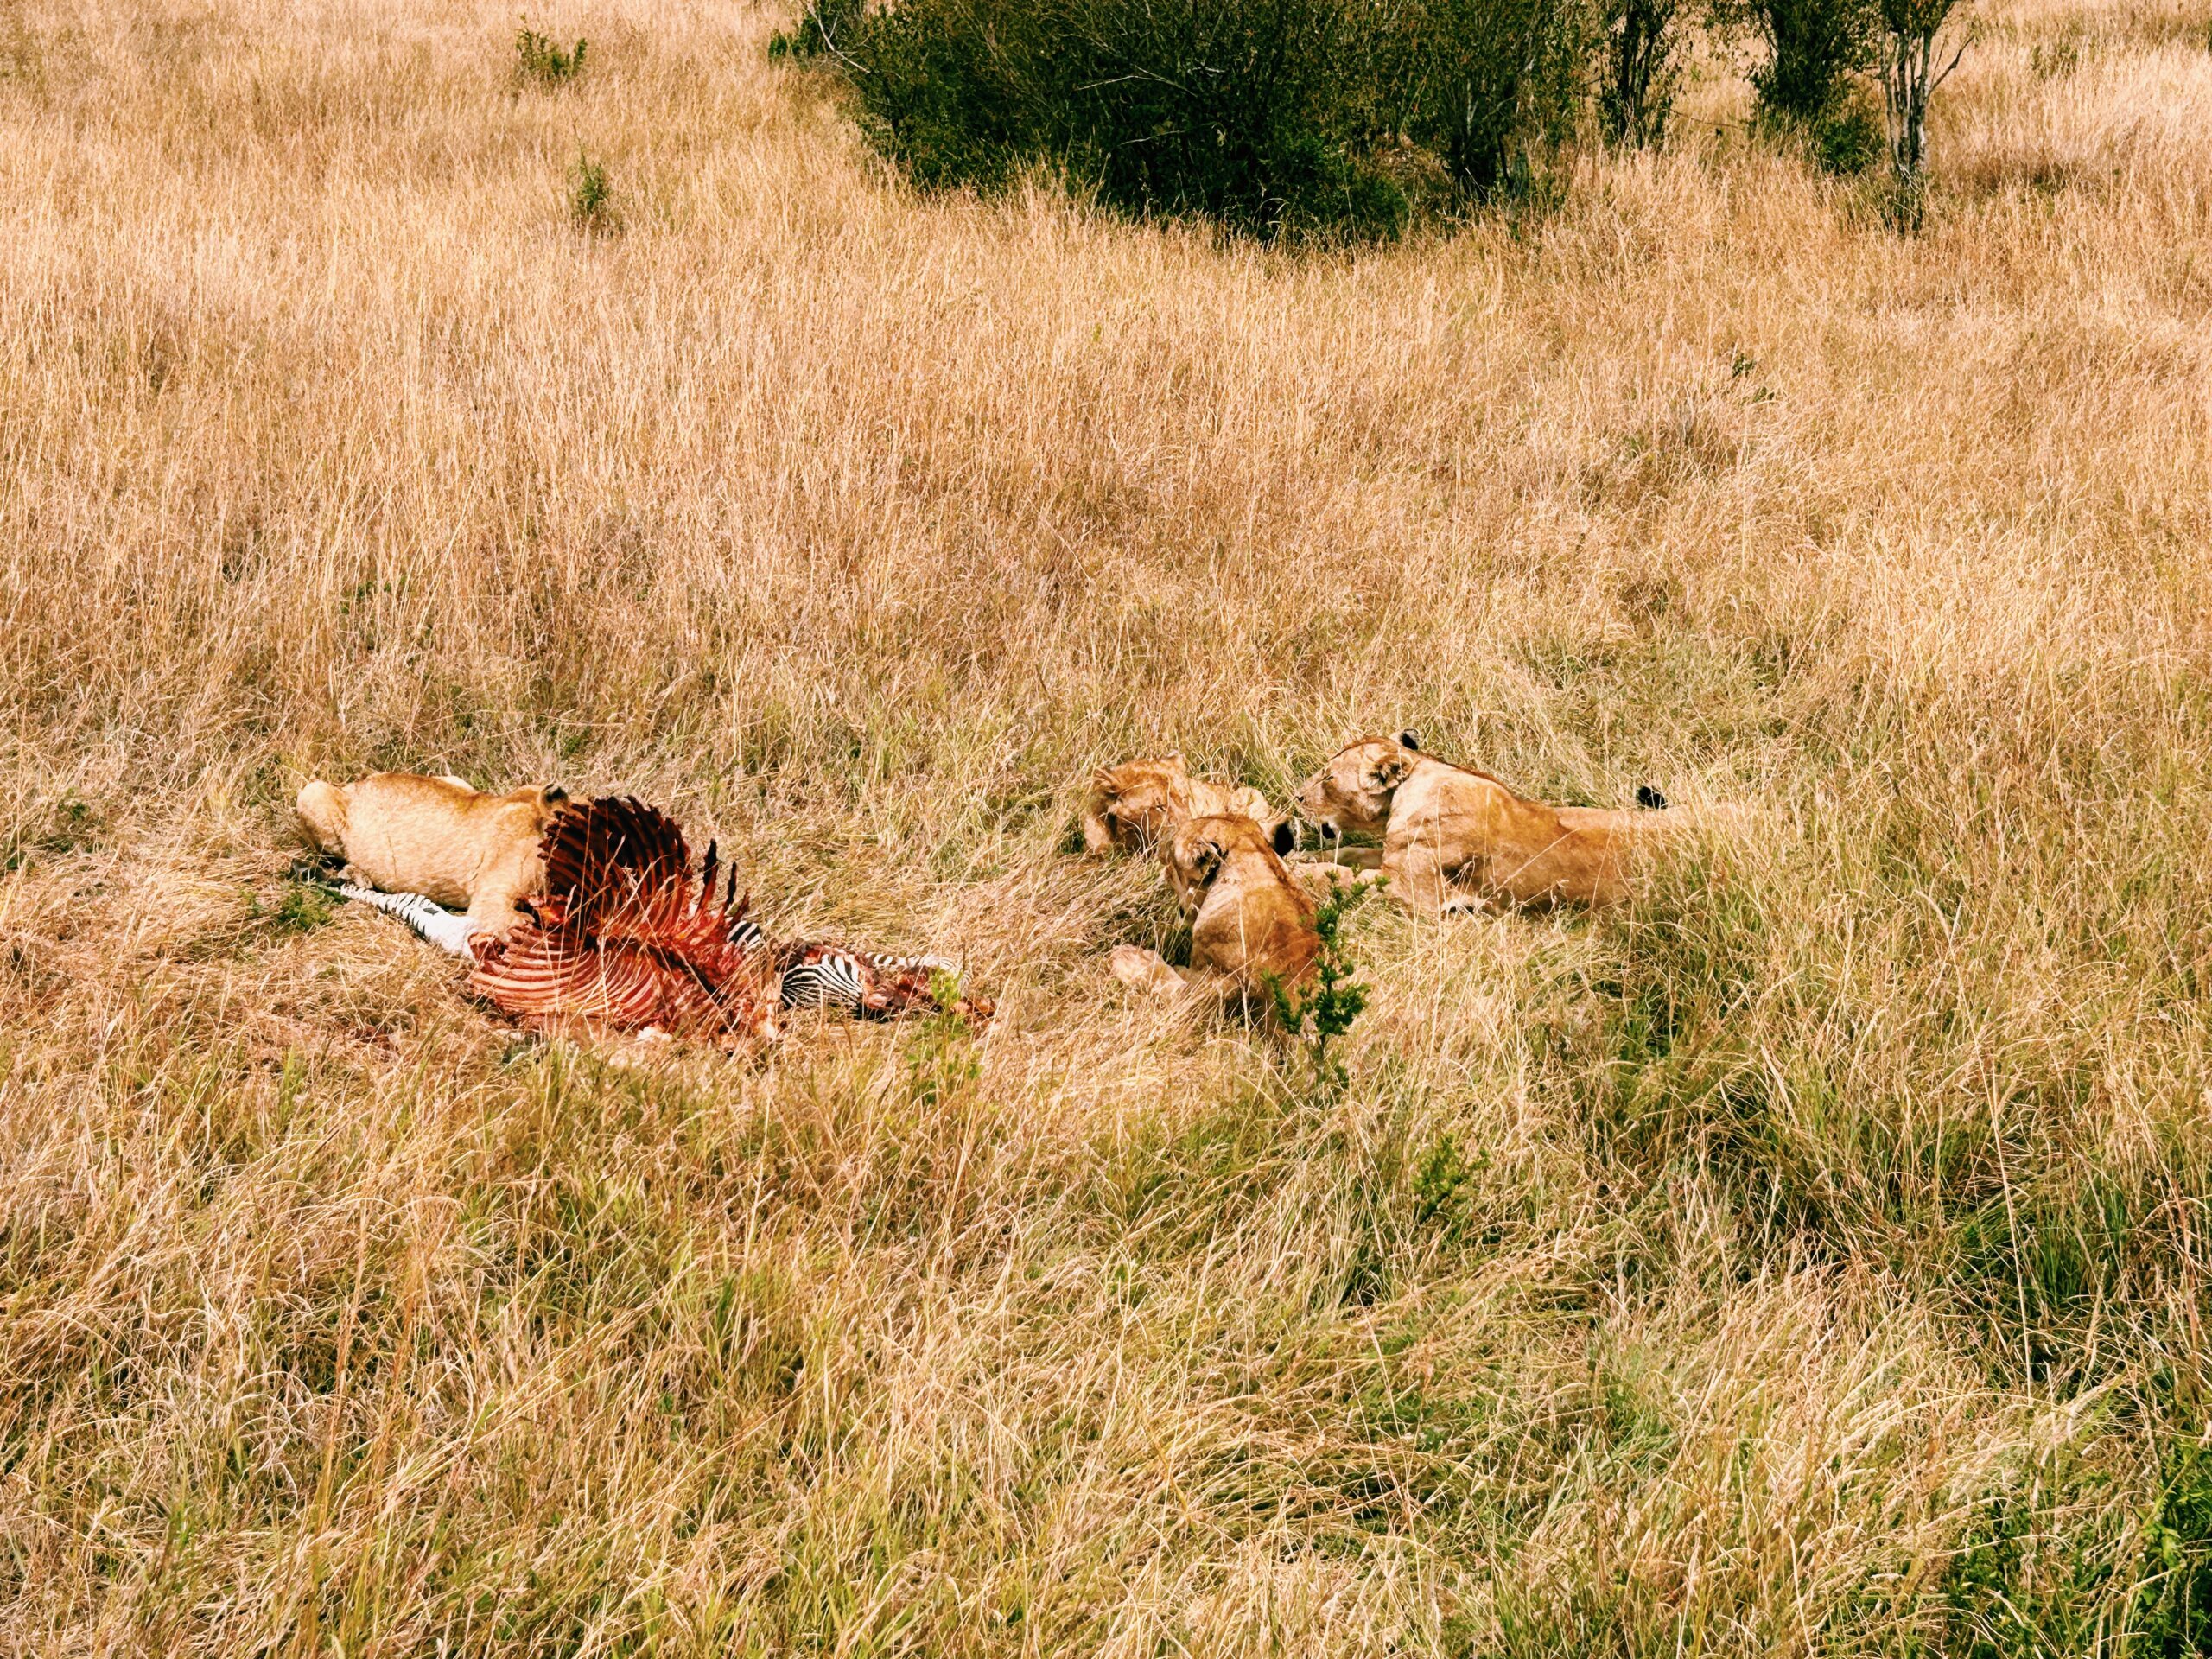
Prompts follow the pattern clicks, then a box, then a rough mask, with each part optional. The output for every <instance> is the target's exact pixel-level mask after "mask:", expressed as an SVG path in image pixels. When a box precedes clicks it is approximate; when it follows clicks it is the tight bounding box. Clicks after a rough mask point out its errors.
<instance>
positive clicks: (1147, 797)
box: [1083, 753, 1289, 854]
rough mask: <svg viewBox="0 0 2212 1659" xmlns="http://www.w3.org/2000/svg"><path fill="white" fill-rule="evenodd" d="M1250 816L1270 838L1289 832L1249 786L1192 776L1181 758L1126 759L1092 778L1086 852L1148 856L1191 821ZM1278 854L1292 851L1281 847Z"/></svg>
mask: <svg viewBox="0 0 2212 1659" xmlns="http://www.w3.org/2000/svg"><path fill="white" fill-rule="evenodd" d="M1224 816H1236V817H1248V818H1250V819H1251V820H1253V822H1255V823H1257V824H1259V825H1260V826H1261V827H1262V829H1265V830H1266V831H1267V832H1268V834H1269V835H1270V836H1273V835H1275V834H1278V833H1285V832H1287V829H1288V826H1289V820H1288V818H1287V817H1283V816H1282V815H1281V814H1278V813H1277V812H1276V811H1275V810H1274V808H1273V807H1271V806H1269V805H1268V798H1267V797H1266V796H1264V795H1262V794H1261V793H1260V791H1258V790H1256V789H1254V788H1252V787H1251V786H1250V785H1245V784H1216V783H1210V782H1208V781H1207V780H1206V779H1203V778H1193V777H1192V776H1191V769H1190V768H1189V767H1188V766H1185V764H1184V763H1183V757H1182V755H1181V754H1180V753H1175V754H1168V755H1162V756H1161V757H1160V758H1159V759H1158V760H1125V761H1123V762H1122V764H1121V765H1120V766H1104V767H1101V768H1100V769H1099V770H1098V771H1097V772H1094V773H1093V774H1092V775H1091V779H1090V799H1089V801H1088V802H1087V803H1086V804H1085V805H1084V814H1083V850H1084V852H1086V853H1094V854H1095V853H1110V852H1113V851H1116V849H1118V850H1120V851H1122V852H1129V853H1143V852H1150V851H1152V850H1153V849H1154V848H1158V847H1164V846H1166V843H1167V841H1168V838H1169V837H1170V836H1173V834H1174V833H1175V831H1176V829H1178V828H1179V826H1180V825H1181V824H1183V823H1185V822H1186V821H1188V820H1189V819H1192V818H1208V817H1224ZM1278 850H1280V851H1286V852H1287V851H1288V850H1289V849H1288V848H1287V847H1285V846H1282V845H1281V844H1280V843H1278Z"/></svg>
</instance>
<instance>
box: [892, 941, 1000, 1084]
mask: <svg viewBox="0 0 2212 1659" xmlns="http://www.w3.org/2000/svg"><path fill="white" fill-rule="evenodd" d="M930 995H931V997H932V998H934V999H935V1001H936V1002H937V1012H936V1013H935V1014H931V1015H930V1017H929V1018H928V1019H926V1020H924V1021H922V1023H921V1024H920V1025H919V1026H918V1027H916V1028H915V1031H914V1034H913V1036H912V1038H910V1039H908V1040H907V1044H906V1080H907V1083H908V1084H909V1086H910V1087H911V1088H912V1090H913V1095H914V1098H915V1100H916V1101H917V1102H918V1103H920V1104H922V1105H923V1106H925V1107H935V1106H941V1105H943V1104H944V1103H945V1102H946V1101H947V1100H950V1099H951V1098H952V1097H953V1096H956V1095H958V1094H961V1093H963V1092H964V1091H965V1090H969V1089H970V1088H973V1087H974V1086H975V1084H976V1080H977V1079H978V1078H980V1077H982V1075H983V1062H982V1056H981V1055H980V1054H978V1053H977V1052H976V1033H975V1032H974V1031H973V1030H972V1029H970V1028H969V1024H968V1021H967V1020H966V1018H965V1017H964V1016H963V1014H961V1013H960V982H959V980H958V979H957V978H955V977H954V976H952V975H950V974H947V973H942V972H933V973H931V975H930Z"/></svg>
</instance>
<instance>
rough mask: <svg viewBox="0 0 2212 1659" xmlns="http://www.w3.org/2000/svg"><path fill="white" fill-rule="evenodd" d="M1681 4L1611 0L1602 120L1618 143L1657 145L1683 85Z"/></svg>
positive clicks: (1607, 133)
mask: <svg viewBox="0 0 2212 1659" xmlns="http://www.w3.org/2000/svg"><path fill="white" fill-rule="evenodd" d="M1680 16H1681V0H1605V10H1604V16H1603V23H1604V29H1605V55H1604V61H1603V65H1602V68H1603V73H1604V79H1603V81H1602V83H1601V84H1600V86H1599V89H1598V118H1599V122H1600V123H1601V124H1602V125H1603V126H1604V128H1605V137H1606V138H1607V139H1608V140H1609V141H1610V142H1611V143H1616V144H1627V145H1631V146H1636V147H1638V148H1641V147H1643V146H1647V145H1648V146H1651V147H1653V148H1656V147H1657V146H1658V145H1659V144H1660V143H1662V141H1663V140H1664V139H1665V137H1666V136H1667V118H1668V117H1669V115H1671V114H1672V113H1673V112H1674V108H1675V92H1677V91H1679V90H1680V88H1681V79H1682V73H1681V63H1680V61H1679V60H1678V59H1677V56H1676V48H1678V47H1679V46H1680V44H1681V30H1680V29H1679V28H1678V27H1677V22H1678V20H1679V18H1680Z"/></svg>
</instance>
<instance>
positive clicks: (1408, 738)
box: [1398, 731, 1421, 751]
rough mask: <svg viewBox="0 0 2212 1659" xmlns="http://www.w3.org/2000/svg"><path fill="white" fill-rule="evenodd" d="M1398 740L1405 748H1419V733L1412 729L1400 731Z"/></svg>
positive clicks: (1416, 749)
mask: <svg viewBox="0 0 2212 1659" xmlns="http://www.w3.org/2000/svg"><path fill="white" fill-rule="evenodd" d="M1398 741H1399V742H1400V743H1402V744H1403V745H1404V746H1405V747H1407V748H1409V749H1413V750H1415V751H1418V750H1419V749H1420V748H1421V734H1420V733H1419V732H1414V731H1404V732H1400V733H1399V734H1398Z"/></svg>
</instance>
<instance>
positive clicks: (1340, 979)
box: [1268, 881, 1375, 1095]
mask: <svg viewBox="0 0 2212 1659" xmlns="http://www.w3.org/2000/svg"><path fill="white" fill-rule="evenodd" d="M1374 891H1375V889H1374V887H1372V886H1371V885H1370V884H1367V883H1358V884H1347V883H1344V882H1341V881H1340V882H1338V884H1337V885H1336V886H1335V887H1333V888H1332V889H1331V891H1330V893H1329V896H1328V897H1327V898H1326V899H1323V900H1322V901H1321V902H1320V903H1319V905H1318V906H1315V907H1314V912H1313V931H1315V932H1316V933H1318V934H1319V935H1320V936H1321V949H1320V950H1319V952H1318V953H1316V955H1315V956H1314V958H1313V979H1312V981H1311V982H1308V983H1307V985H1306V988H1305V989H1304V990H1302V991H1293V990H1291V989H1289V988H1287V987H1286V986H1284V984H1283V983H1282V982H1281V981H1280V980H1277V979H1274V978H1272V977H1271V978H1270V979H1269V980H1268V995H1269V996H1270V997H1272V998H1273V999H1274V1012H1275V1018H1276V1019H1277V1020H1280V1021H1281V1023H1282V1028H1283V1029H1284V1030H1285V1031H1286V1032H1287V1033H1290V1035H1291V1036H1292V1037H1293V1038H1294V1039H1296V1040H1297V1041H1299V1042H1300V1043H1302V1044H1303V1045H1304V1046H1305V1048H1306V1059H1307V1062H1308V1065H1309V1067H1310V1070H1309V1073H1308V1075H1309V1077H1310V1080H1311V1082H1312V1084H1313V1088H1314V1090H1316V1091H1317V1092H1318V1093H1319V1094H1323V1095H1335V1094H1337V1093H1338V1092H1339V1091H1340V1090H1342V1089H1343V1088H1344V1084H1345V1082H1346V1081H1347V1078H1346V1077H1345V1075H1344V1062H1343V1061H1342V1060H1339V1059H1338V1058H1337V1057H1336V1056H1335V1055H1334V1054H1332V1052H1330V1047H1329V1046H1330V1045H1331V1044H1332V1043H1333V1042H1335V1041H1336V1039H1338V1038H1339V1037H1341V1036H1343V1035H1344V1033H1346V1032H1348V1031H1350V1030H1351V1027H1352V1021H1354V1020H1357V1019H1358V1018H1359V1016H1360V1014H1361V1013H1362V1012H1363V1011H1364V1010H1365V1008H1366V1007H1367V987H1366V986H1364V985H1363V984H1361V983H1360V982H1359V981H1358V980H1357V979H1355V978H1354V977H1353V975H1354V974H1355V973H1357V971H1358V964H1357V963H1355V962H1354V961H1353V960H1352V957H1351V951H1350V950H1348V949H1347V948H1346V947H1345V944H1344V918H1345V917H1346V916H1347V915H1349V914H1350V913H1351V911H1352V909H1353V907H1354V906H1357V904H1358V903H1359V902H1360V901H1361V900H1362V899H1365V898H1366V897H1367V895H1368V894H1369V893H1372V892H1374Z"/></svg>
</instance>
